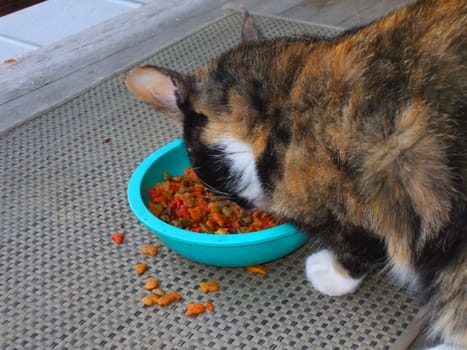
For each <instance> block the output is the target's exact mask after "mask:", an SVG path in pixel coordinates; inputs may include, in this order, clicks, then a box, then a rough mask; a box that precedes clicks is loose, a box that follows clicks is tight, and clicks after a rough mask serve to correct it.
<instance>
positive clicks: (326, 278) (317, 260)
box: [305, 249, 363, 296]
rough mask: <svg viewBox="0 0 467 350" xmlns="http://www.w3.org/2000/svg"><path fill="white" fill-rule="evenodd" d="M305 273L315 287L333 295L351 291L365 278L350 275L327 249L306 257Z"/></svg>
mask: <svg viewBox="0 0 467 350" xmlns="http://www.w3.org/2000/svg"><path fill="white" fill-rule="evenodd" d="M305 274H306V277H307V279H308V281H310V283H311V284H312V285H313V287H314V288H315V289H317V290H318V291H320V292H321V293H323V294H326V295H331V296H341V295H344V294H347V293H351V292H353V291H354V290H355V289H357V287H358V286H359V284H360V283H361V282H362V280H363V277H362V278H359V279H355V278H352V277H350V275H349V274H348V273H347V272H346V271H345V270H344V268H343V267H341V266H340V264H339V263H338V262H337V261H336V260H335V258H334V255H333V254H332V252H331V251H329V250H327V249H323V250H320V251H319V252H317V253H315V254H312V255H310V256H309V257H308V258H307V259H306V263H305Z"/></svg>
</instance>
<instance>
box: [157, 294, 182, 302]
mask: <svg viewBox="0 0 467 350" xmlns="http://www.w3.org/2000/svg"><path fill="white" fill-rule="evenodd" d="M180 299H182V296H181V295H180V294H178V293H177V292H176V291H174V290H173V291H171V292H169V293H167V294H165V295H163V296H161V297H160V298H159V300H158V301H157V304H159V305H160V306H167V305H170V304H172V303H174V302H176V301H177V300H180Z"/></svg>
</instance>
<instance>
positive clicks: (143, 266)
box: [135, 263, 148, 275]
mask: <svg viewBox="0 0 467 350" xmlns="http://www.w3.org/2000/svg"><path fill="white" fill-rule="evenodd" d="M147 269H148V265H147V264H145V263H139V264H136V265H135V272H136V273H137V274H138V275H142V274H143V273H144V272H145V271H146V270H147Z"/></svg>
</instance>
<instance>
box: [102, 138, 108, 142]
mask: <svg viewBox="0 0 467 350" xmlns="http://www.w3.org/2000/svg"><path fill="white" fill-rule="evenodd" d="M109 142H110V137H104V139H103V140H102V143H109Z"/></svg>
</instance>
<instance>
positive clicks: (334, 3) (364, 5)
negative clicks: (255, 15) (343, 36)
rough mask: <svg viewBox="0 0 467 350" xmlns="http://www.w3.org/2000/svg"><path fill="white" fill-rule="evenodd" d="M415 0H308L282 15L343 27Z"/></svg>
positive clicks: (372, 17)
mask: <svg viewBox="0 0 467 350" xmlns="http://www.w3.org/2000/svg"><path fill="white" fill-rule="evenodd" d="M413 2H415V0H394V1H387V0H386V1H368V0H352V1H339V0H324V1H309V2H308V1H307V2H302V3H300V4H298V5H297V6H294V7H291V8H289V9H287V10H286V11H284V12H282V13H281V15H282V16H285V17H290V18H297V19H302V20H308V21H311V22H317V23H322V24H329V25H334V26H338V27H343V28H351V27H354V26H359V25H363V24H365V23H369V22H371V21H373V20H375V19H377V18H380V17H382V16H384V15H385V14H387V13H389V12H390V11H393V10H395V9H397V8H400V7H402V6H405V5H408V4H410V3H413Z"/></svg>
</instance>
